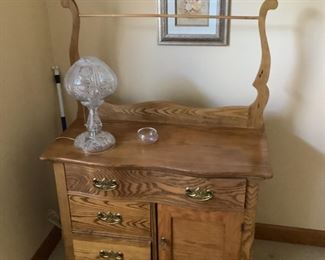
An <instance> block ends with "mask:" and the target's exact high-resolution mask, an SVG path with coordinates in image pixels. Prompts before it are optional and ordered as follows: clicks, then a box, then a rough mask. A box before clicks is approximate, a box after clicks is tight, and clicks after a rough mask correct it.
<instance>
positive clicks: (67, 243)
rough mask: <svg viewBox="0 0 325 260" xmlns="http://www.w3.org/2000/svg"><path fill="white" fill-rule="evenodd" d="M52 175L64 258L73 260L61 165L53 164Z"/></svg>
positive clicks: (64, 182) (63, 170)
mask: <svg viewBox="0 0 325 260" xmlns="http://www.w3.org/2000/svg"><path fill="white" fill-rule="evenodd" d="M53 167H54V175H55V183H56V191H57V196H58V202H59V206H60V218H61V225H62V231H63V232H62V235H63V240H64V249H65V257H66V259H67V260H74V256H73V245H72V228H71V220H70V218H71V216H70V205H69V200H68V195H67V192H68V189H67V186H66V181H65V169H64V165H63V164H62V163H54V165H53Z"/></svg>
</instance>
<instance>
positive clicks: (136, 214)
mask: <svg viewBox="0 0 325 260" xmlns="http://www.w3.org/2000/svg"><path fill="white" fill-rule="evenodd" d="M62 5H63V7H65V8H69V9H70V11H71V13H72V17H73V31H72V40H71V47H70V61H71V64H73V63H74V62H75V61H76V60H78V59H79V52H78V39H79V29H80V18H81V17H106V16H107V17H158V18H159V17H175V15H165V14H103V15H99V14H98V15H96V14H93V15H92V14H80V13H79V9H78V6H77V4H76V2H75V1H74V0H62ZM277 5H278V3H277V1H276V0H265V1H264V2H263V4H262V5H261V8H260V13H259V16H204V17H209V18H215V19H246V20H256V21H258V25H259V32H260V38H261V47H262V61H261V66H260V69H259V70H258V73H257V76H256V79H255V81H254V83H253V85H254V87H255V88H256V89H257V98H256V100H255V101H254V102H253V103H252V104H251V105H250V106H247V107H245V106H240V107H236V106H234V107H222V108H195V107H189V106H183V105H178V104H174V103H169V102H146V103H141V104H133V105H116V104H110V103H105V105H103V106H102V107H101V109H100V116H101V118H102V119H103V122H104V129H106V130H108V131H109V132H111V133H112V134H114V135H115V137H116V139H117V145H116V147H114V148H113V149H110V150H108V151H105V152H102V153H98V154H90V155H85V154H84V153H83V152H82V151H79V150H77V149H76V148H75V147H74V146H73V142H71V140H69V138H75V137H76V136H77V135H78V134H80V133H81V132H83V131H84V126H83V124H84V112H83V109H82V107H81V106H80V105H79V109H78V115H77V119H76V121H75V122H74V123H73V124H72V125H71V127H70V128H69V129H68V130H67V131H66V132H64V134H63V135H62V138H59V139H57V140H56V141H55V143H54V144H52V145H51V146H50V147H49V148H48V149H47V150H46V151H45V152H44V153H43V155H42V159H44V160H50V161H52V162H53V165H54V170H55V179H56V186H57V193H58V199H59V205H60V214H61V221H62V228H63V236H64V244H65V250H66V256H67V259H69V260H72V259H75V260H86V259H87V260H88V259H89V260H90V259H115V260H121V259H125V260H151V259H153V260H155V259H158V258H159V259H160V260H171V259H173V260H204V259H211V260H248V259H251V248H252V244H253V241H254V226H255V215H256V202H257V194H258V186H259V183H260V182H261V181H263V180H265V179H269V178H271V177H272V173H271V170H270V166H269V162H268V147H267V142H266V136H265V132H264V122H263V112H264V109H265V106H266V104H267V102H268V97H269V90H268V86H267V82H268V78H269V74H270V51H269V46H268V42H267V36H266V30H265V20H266V16H267V13H268V11H269V10H271V9H275V8H276V7H277ZM202 17H203V16H202ZM147 125H150V126H153V127H155V128H156V129H157V130H158V132H159V135H160V140H159V142H158V143H156V144H154V145H142V144H140V143H139V142H138V141H137V140H136V138H135V134H136V131H137V129H139V128H141V127H143V126H147Z"/></svg>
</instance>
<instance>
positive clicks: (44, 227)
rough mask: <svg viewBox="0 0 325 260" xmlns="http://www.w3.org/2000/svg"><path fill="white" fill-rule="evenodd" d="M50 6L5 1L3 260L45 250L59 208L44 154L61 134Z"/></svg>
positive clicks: (0, 66)
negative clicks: (51, 212)
mask: <svg viewBox="0 0 325 260" xmlns="http://www.w3.org/2000/svg"><path fill="white" fill-rule="evenodd" d="M51 65H52V52H51V44H50V34H49V27H48V19H47V9H46V4H45V2H44V1H42V0H29V1H20V0H10V1H5V0H2V1H0V89H1V94H0V125H1V129H0V260H26V259H31V257H32V255H33V254H34V253H35V251H36V250H37V249H38V248H39V246H40V244H41V243H42V242H43V240H44V238H45V237H46V236H47V235H48V233H49V230H50V229H51V225H50V224H49V223H48V222H47V210H48V209H49V208H53V207H56V202H55V201H56V200H55V197H56V196H55V185H54V180H53V175H52V172H51V171H50V167H49V165H48V164H46V163H44V162H41V161H40V160H39V156H40V154H41V153H42V151H43V150H44V149H45V147H46V146H47V145H48V144H49V143H50V142H51V141H53V139H54V138H55V136H56V134H57V132H58V131H57V129H58V127H57V126H58V124H57V118H58V117H57V103H56V98H55V97H56V93H55V88H54V86H53V83H52V75H51Z"/></svg>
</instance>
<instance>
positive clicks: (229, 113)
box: [61, 0, 278, 129]
mask: <svg viewBox="0 0 325 260" xmlns="http://www.w3.org/2000/svg"><path fill="white" fill-rule="evenodd" d="M61 3H62V6H63V7H64V8H68V9H70V12H71V14H72V19H73V28H72V36H71V43H70V62H71V64H73V63H74V62H75V61H76V60H78V59H79V58H80V55H79V33H80V18H81V17H137V18H141V17H147V18H148V17H174V18H175V17H179V15H166V14H80V12H79V8H78V5H77V3H76V1H75V0H61ZM277 6H278V1H277V0H265V1H264V2H263V4H262V5H261V8H260V12H259V16H207V17H210V18H211V17H212V18H215V19H230V20H232V19H242V20H258V25H259V33H260V39H261V48H262V60H261V65H260V69H259V70H258V74H257V76H256V79H255V81H254V83H253V86H254V87H255V88H256V90H257V98H256V100H255V101H254V102H253V103H252V104H251V105H250V106H246V107H223V108H211V109H206V108H192V107H188V106H182V105H177V104H172V103H168V102H146V103H141V104H135V105H115V104H108V103H106V104H105V105H104V107H103V108H102V109H101V111H104V120H106V119H107V120H109V119H114V120H132V117H135V118H137V120H141V118H142V120H143V121H147V120H148V121H150V120H151V119H152V118H153V117H154V118H155V120H156V121H161V122H166V121H168V122H171V120H172V118H173V116H172V115H173V114H175V115H177V116H175V118H177V117H179V116H183V118H184V124H187V123H192V122H194V121H195V122H197V123H203V124H205V123H208V124H209V125H214V126H220V127H239V128H255V129H260V128H263V126H264V120H263V114H264V110H265V107H266V105H267V103H268V99H269V88H268V85H267V83H268V80H269V75H270V68H271V55H270V49H269V44H268V39H267V34H266V17H267V14H268V12H269V11H270V10H272V9H276V8H277ZM192 16H193V15H192ZM186 18H194V19H195V18H197V16H196V17H195V16H193V17H191V16H189V15H187V16H186ZM166 111H167V113H168V115H166ZM78 117H79V118H81V117H83V118H85V112H84V110H83V108H82V106H81V105H80V104H79V105H78ZM106 117H107V118H106ZM140 117H141V118H140ZM194 117H195V118H194Z"/></svg>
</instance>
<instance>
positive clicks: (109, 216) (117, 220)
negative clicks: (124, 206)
mask: <svg viewBox="0 0 325 260" xmlns="http://www.w3.org/2000/svg"><path fill="white" fill-rule="evenodd" d="M97 219H98V220H101V221H104V222H106V223H107V224H110V225H116V224H121V223H122V216H121V214H120V213H112V212H107V213H105V212H98V213H97Z"/></svg>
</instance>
